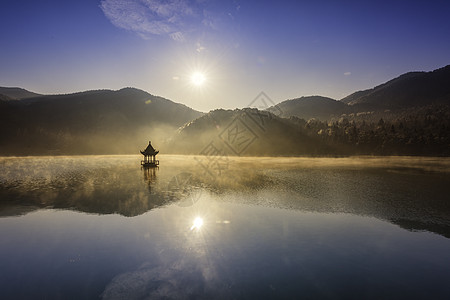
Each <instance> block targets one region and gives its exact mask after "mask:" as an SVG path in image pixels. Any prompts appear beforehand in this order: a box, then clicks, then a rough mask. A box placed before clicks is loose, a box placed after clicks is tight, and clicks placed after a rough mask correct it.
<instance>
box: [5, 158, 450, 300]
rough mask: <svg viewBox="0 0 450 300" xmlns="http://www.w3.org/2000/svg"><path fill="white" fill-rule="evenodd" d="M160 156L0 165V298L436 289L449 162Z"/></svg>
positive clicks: (442, 290)
mask: <svg viewBox="0 0 450 300" xmlns="http://www.w3.org/2000/svg"><path fill="white" fill-rule="evenodd" d="M159 160H160V167H159V168H157V169H155V168H154V169H141V168H140V157H138V156H75V157H69V156H67V157H27V158H0V170H1V172H0V199H1V200H0V216H1V218H0V236H1V240H0V254H1V255H2V257H5V258H8V259H6V260H3V261H2V263H1V266H0V279H1V280H0V287H1V291H2V293H3V296H4V298H5V299H13V298H14V299H20V298H22V299H26V298H43V297H49V298H65V299H70V298H73V299H79V298H98V297H101V298H103V299H143V298H144V299H145V298H148V299H188V298H196V299H248V298H252V299H255V298H258V299H273V298H298V297H299V296H304V297H306V298H308V297H309V298H350V299H352V298H353V299H357V298H358V299H360V298H365V299H367V298H369V299H379V298H405V299H406V298H411V297H419V298H426V297H432V298H434V299H446V298H448V296H449V295H450V289H449V287H448V285H447V284H446V278H448V277H449V275H450V263H449V262H450V254H449V253H450V240H449V237H450V204H449V202H448V200H447V199H448V194H447V192H448V186H449V184H450V179H449V176H448V175H449V173H450V160H448V159H445V158H420V157H401V158H400V157H350V158H272V157H263V158H254V157H221V158H220V161H218V160H214V161H212V160H211V157H207V156H176V155H173V156H172V155H161V156H159ZM3 296H2V298H3Z"/></svg>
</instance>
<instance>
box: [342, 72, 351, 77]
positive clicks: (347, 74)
mask: <svg viewBox="0 0 450 300" xmlns="http://www.w3.org/2000/svg"><path fill="white" fill-rule="evenodd" d="M344 75H345V76H350V75H352V72H345V73H344Z"/></svg>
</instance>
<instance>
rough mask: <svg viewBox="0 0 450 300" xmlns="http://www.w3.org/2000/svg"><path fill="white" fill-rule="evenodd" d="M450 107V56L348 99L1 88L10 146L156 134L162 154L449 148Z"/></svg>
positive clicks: (30, 150) (106, 145) (10, 151)
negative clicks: (250, 102) (245, 105)
mask: <svg viewBox="0 0 450 300" xmlns="http://www.w3.org/2000/svg"><path fill="white" fill-rule="evenodd" d="M449 107H450V65H449V66H446V67H444V68H441V69H438V70H435V71H432V72H411V73H407V74H404V75H401V76H399V77H397V78H395V79H393V80H391V81H388V82H386V83H384V84H381V85H379V86H377V87H374V88H373V89H369V90H364V91H358V92H355V93H353V94H351V95H349V96H347V97H345V98H343V99H341V100H340V101H338V100H335V99H331V98H327V97H321V96H309V97H301V98H297V99H291V100H286V101H283V102H281V103H279V104H277V105H276V106H274V107H269V108H268V109H267V110H266V111H259V110H256V109H243V110H222V109H219V110H214V111H211V112H209V113H207V114H204V113H201V112H198V111H195V110H193V109H191V108H189V107H187V106H185V105H182V104H178V103H174V102H172V101H170V100H168V99H164V98H162V97H158V96H154V95H151V94H149V93H147V92H144V91H142V90H138V89H134V88H124V89H121V90H118V91H111V90H97V91H87V92H80V93H74V94H67V95H40V94H36V93H33V92H29V91H27V90H24V89H22V88H5V87H0V155H37V154H113V153H138V152H137V151H138V150H139V147H141V148H143V147H145V145H146V143H147V140H148V139H152V140H153V141H155V143H154V144H155V146H156V147H157V148H159V150H160V151H161V153H192V154H198V153H201V152H202V151H204V150H205V149H206V148H207V146H208V145H211V143H212V145H214V147H218V149H219V150H220V151H226V152H227V153H228V154H230V155H324V154H328V155H330V154H331V155H334V154H337V155H342V154H409V155H413V154H421V155H427V154H433V155H436V154H437V155H447V154H446V153H448V150H447V151H444V150H443V149H444V148H445V147H447V146H448V147H449V148H450V144H448V142H447V139H449V138H450V137H448V135H449V134H448V132H449V131H450V127H448V126H450V125H449V124H448V122H449V121H448V119H450V108H449ZM419 124H421V125H420V126H421V127H420V128H417V126H419ZM388 127H389V128H388ZM242 132H245V134H244V135H242V134H240V133H242ZM449 143H450V142H449ZM421 144H427V145H428V146H427V147H425V148H423V147H420V145H421ZM377 145H378V146H377ZM219 146H220V147H219ZM355 149H359V150H355ZM374 149H375V150H374ZM387 149H388V150H387ZM430 149H431V150H430Z"/></svg>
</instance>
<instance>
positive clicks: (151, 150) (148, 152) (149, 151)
mask: <svg viewBox="0 0 450 300" xmlns="http://www.w3.org/2000/svg"><path fill="white" fill-rule="evenodd" d="M141 153H142V155H156V154H158V153H159V151H156V150H155V148H153V146H152V142H151V141H148V146H147V148H145V150H144V151H141Z"/></svg>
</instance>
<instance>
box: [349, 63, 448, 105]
mask: <svg viewBox="0 0 450 300" xmlns="http://www.w3.org/2000/svg"><path fill="white" fill-rule="evenodd" d="M341 101H342V102H343V103H346V104H349V105H352V106H359V107H361V108H374V109H402V108H410V107H418V106H426V105H430V104H446V105H449V104H450V65H448V66H446V67H443V68H441V69H437V70H434V71H432V72H410V73H406V74H403V75H401V76H399V77H397V78H395V79H392V80H390V81H388V82H386V83H384V84H381V85H379V86H377V87H374V88H373V89H369V90H364V91H358V92H356V93H353V94H351V95H349V96H347V97H345V98H343V99H341Z"/></svg>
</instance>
